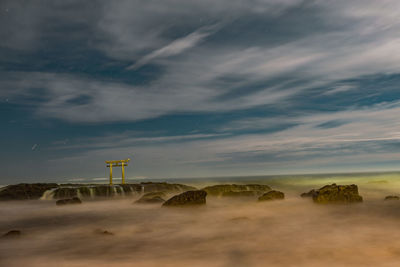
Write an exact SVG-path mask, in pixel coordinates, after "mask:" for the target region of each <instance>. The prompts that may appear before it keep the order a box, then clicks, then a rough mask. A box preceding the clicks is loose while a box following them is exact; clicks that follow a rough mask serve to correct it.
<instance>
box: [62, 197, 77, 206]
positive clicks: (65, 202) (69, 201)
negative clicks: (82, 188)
mask: <svg viewBox="0 0 400 267" xmlns="http://www.w3.org/2000/svg"><path fill="white" fill-rule="evenodd" d="M69 204H82V201H81V200H80V199H79V198H77V197H73V198H66V199H60V200H57V202H56V205H57V206H63V205H69Z"/></svg>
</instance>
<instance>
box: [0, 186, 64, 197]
mask: <svg viewBox="0 0 400 267" xmlns="http://www.w3.org/2000/svg"><path fill="white" fill-rule="evenodd" d="M55 187H58V185H57V184H53V183H35V184H15V185H8V186H6V187H4V188H2V190H1V191H0V200H23V199H39V198H40V197H41V196H42V195H43V193H44V192H46V191H47V190H50V189H52V188H55Z"/></svg>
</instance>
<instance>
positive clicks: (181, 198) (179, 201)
mask: <svg viewBox="0 0 400 267" xmlns="http://www.w3.org/2000/svg"><path fill="white" fill-rule="evenodd" d="M206 196H207V192H206V191H204V190H196V191H187V192H184V193H182V194H179V195H176V196H173V197H172V198H170V199H168V200H167V201H166V202H164V204H163V206H188V205H204V204H206Z"/></svg>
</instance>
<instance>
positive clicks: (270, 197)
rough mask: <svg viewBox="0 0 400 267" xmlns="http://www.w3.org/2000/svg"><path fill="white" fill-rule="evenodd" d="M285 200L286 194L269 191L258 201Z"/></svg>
mask: <svg viewBox="0 0 400 267" xmlns="http://www.w3.org/2000/svg"><path fill="white" fill-rule="evenodd" d="M284 198H285V194H284V193H282V192H280V191H275V190H272V191H269V192H267V193H265V194H264V195H262V196H260V197H259V198H258V201H266V200H275V199H284Z"/></svg>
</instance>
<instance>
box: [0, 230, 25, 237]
mask: <svg viewBox="0 0 400 267" xmlns="http://www.w3.org/2000/svg"><path fill="white" fill-rule="evenodd" d="M20 236H21V231H20V230H11V231H9V232H7V233H5V234H4V235H3V238H15V237H20Z"/></svg>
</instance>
